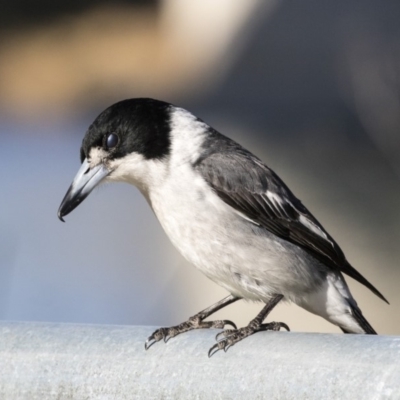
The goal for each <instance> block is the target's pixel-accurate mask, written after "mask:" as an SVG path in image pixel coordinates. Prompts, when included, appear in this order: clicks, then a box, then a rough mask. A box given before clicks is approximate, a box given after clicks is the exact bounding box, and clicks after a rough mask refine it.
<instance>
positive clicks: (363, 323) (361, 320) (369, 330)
mask: <svg viewBox="0 0 400 400" xmlns="http://www.w3.org/2000/svg"><path fill="white" fill-rule="evenodd" d="M351 314H352V316H353V317H354V319H355V320H356V321H357V323H358V324H359V325H360V327H361V329H362V330H363V331H364V332H365V333H366V334H367V335H377V332H376V331H375V329H374V328H373V327H372V326H371V325H370V324H369V322H368V321H367V320H366V319H365V317H364V316H363V314H362V312H361V310H360V309H359V308H358V307H357V306H351ZM340 329H341V330H342V331H343V332H344V333H353V332H350V331H347V330H346V329H344V328H342V327H340Z"/></svg>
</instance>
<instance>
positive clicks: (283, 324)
mask: <svg viewBox="0 0 400 400" xmlns="http://www.w3.org/2000/svg"><path fill="white" fill-rule="evenodd" d="M280 327H281V328H285V329H286V330H287V331H288V332H290V328H289V327H288V326H287V325H286V324H285V323H284V322H281V326H280Z"/></svg>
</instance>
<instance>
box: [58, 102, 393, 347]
mask: <svg viewBox="0 0 400 400" xmlns="http://www.w3.org/2000/svg"><path fill="white" fill-rule="evenodd" d="M81 162H82V166H81V168H80V169H79V171H78V173H77V175H76V177H75V179H74V181H73V182H72V185H71V187H70V188H69V190H68V192H67V194H66V195H65V197H64V199H63V201H62V203H61V205H60V208H59V210H58V216H59V218H60V219H61V220H63V217H64V216H65V215H67V214H68V213H70V212H71V211H72V210H73V209H74V208H75V207H77V206H78V205H79V204H80V203H81V202H82V201H83V200H84V199H85V198H86V197H87V196H88V195H89V193H90V192H91V191H92V190H93V188H94V187H96V186H97V185H98V184H99V183H100V182H105V181H108V182H114V181H118V182H121V181H122V182H127V183H131V184H133V185H135V186H136V187H137V188H138V189H139V190H140V191H141V192H142V194H143V195H144V196H145V198H146V200H147V201H148V203H149V205H150V207H151V208H152V209H153V211H154V213H155V214H156V216H157V217H158V219H159V221H160V223H161V225H162V227H163V228H164V230H165V232H166V233H167V235H168V236H169V238H170V239H171V241H172V243H173V244H174V245H175V246H176V248H177V249H178V250H179V251H180V252H181V253H182V254H183V256H184V257H185V258H186V259H187V260H188V261H190V262H191V263H192V264H194V265H195V266H196V267H197V268H199V269H200V270H201V271H202V272H203V273H204V274H205V275H206V276H208V277H209V278H210V279H212V280H213V281H214V282H216V283H218V284H219V285H221V286H222V287H224V288H225V289H226V290H227V291H228V292H229V293H230V295H229V296H227V297H226V298H224V299H223V300H221V301H219V302H218V303H216V304H214V305H212V306H211V307H209V308H207V309H205V310H203V311H201V312H200V313H198V314H196V315H194V316H193V317H191V318H189V320H188V321H186V322H184V323H182V324H180V325H177V326H175V327H171V328H160V329H157V330H156V331H155V332H154V333H153V334H152V335H151V336H150V337H149V338H148V340H147V342H146V349H147V348H149V347H150V346H151V345H152V344H154V343H155V342H157V341H159V340H161V339H164V340H167V339H168V338H170V337H173V336H176V335H177V334H179V333H182V332H186V331H189V330H191V329H197V328H211V327H215V328H224V326H225V325H229V324H230V325H232V326H233V328H234V329H228V330H224V331H222V332H221V333H220V334H219V335H217V336H223V338H222V339H221V340H219V341H218V342H217V343H216V344H215V345H214V346H213V347H212V348H211V349H210V352H209V355H212V354H213V353H214V352H216V351H218V350H220V349H225V350H226V349H227V348H228V347H230V346H232V345H233V344H235V343H236V342H238V341H240V340H241V339H243V338H245V337H247V336H249V335H251V334H253V333H255V332H258V331H261V330H279V329H280V328H281V327H284V328H285V329H287V330H288V329H289V328H288V327H287V325H286V324H284V323H282V322H271V323H265V324H263V320H264V319H265V318H266V317H267V315H268V314H269V312H270V311H271V310H272V309H273V307H274V306H275V305H276V304H278V303H279V301H280V300H282V299H285V300H287V301H292V302H294V303H296V304H297V305H299V306H300V307H303V308H305V309H306V310H308V311H310V312H312V313H314V314H317V315H320V316H321V317H323V318H325V319H327V320H328V321H330V322H332V323H333V324H335V325H337V326H339V327H340V328H341V329H342V331H343V332H345V333H368V334H375V333H376V332H375V331H374V329H373V328H372V327H371V325H370V324H369V323H368V321H367V320H366V319H365V318H364V317H363V315H362V313H361V310H360V308H359V307H358V306H357V303H356V301H355V300H354V298H353V296H352V295H351V293H350V290H349V288H348V286H347V284H346V282H345V280H344V277H343V275H342V274H343V273H344V274H347V275H349V276H351V277H352V278H354V279H355V280H357V281H358V282H360V283H362V284H363V285H365V286H366V287H368V288H369V289H370V290H371V291H372V292H373V293H375V294H376V295H377V296H379V297H380V298H381V299H382V300H384V301H386V302H387V300H386V299H385V298H384V297H383V295H382V294H381V293H380V292H379V291H378V290H377V289H375V287H374V286H372V285H371V284H370V283H369V282H368V281H367V280H366V279H365V278H364V277H363V276H362V275H361V274H360V273H359V272H357V271H356V270H355V269H354V268H353V267H352V266H351V265H350V264H349V262H348V261H347V260H346V258H345V256H344V254H343V252H342V250H341V249H340V247H339V246H338V245H337V243H336V242H335V241H334V240H333V239H332V237H331V236H330V235H329V234H328V233H327V232H326V231H325V229H324V228H323V227H322V226H321V224H320V223H319V222H318V221H317V220H316V219H315V218H314V217H313V216H312V214H311V213H310V212H309V211H308V210H307V209H306V208H305V207H304V206H303V204H302V203H301V202H300V201H299V200H298V199H297V198H296V197H295V196H294V195H293V193H292V192H291V191H290V189H289V188H288V187H287V186H286V185H285V184H284V183H283V181H282V180H281V179H280V178H279V177H278V176H277V175H276V174H275V173H274V172H273V171H272V170H271V169H270V168H268V167H267V166H266V165H265V164H264V163H263V162H262V161H260V160H259V159H258V158H257V157H255V156H254V155H253V154H251V153H250V152H249V151H247V150H246V149H244V148H243V147H241V146H240V145H239V144H237V143H236V142H234V141H233V140H231V139H229V138H227V137H225V136H223V135H221V134H220V133H218V132H217V131H216V130H215V129H213V128H211V127H210V126H209V125H207V124H206V123H204V122H203V121H202V120H200V119H199V118H196V117H195V116H193V115H192V114H191V113H189V112H188V111H186V110H184V109H182V108H178V107H175V106H173V105H171V104H168V103H164V102H162V101H157V100H152V99H130V100H125V101H121V102H119V103H116V104H114V105H112V106H111V107H109V108H107V109H106V110H105V111H103V112H102V113H101V114H100V115H99V116H98V117H97V118H96V120H95V121H94V122H93V124H92V125H91V126H90V127H89V130H88V131H87V133H86V135H85V137H84V139H83V143H82V147H81ZM239 299H248V300H255V301H261V302H263V303H265V307H264V308H263V309H262V311H261V312H260V313H259V315H257V317H256V318H255V319H253V320H252V321H251V322H250V323H249V325H248V326H246V327H244V328H240V329H237V328H236V326H235V325H234V324H233V323H232V322H231V321H226V320H222V321H204V319H205V318H207V317H208V316H210V315H211V314H213V313H214V312H216V311H217V310H219V309H221V308H223V307H225V306H226V305H228V304H231V303H233V302H235V301H237V300H239Z"/></svg>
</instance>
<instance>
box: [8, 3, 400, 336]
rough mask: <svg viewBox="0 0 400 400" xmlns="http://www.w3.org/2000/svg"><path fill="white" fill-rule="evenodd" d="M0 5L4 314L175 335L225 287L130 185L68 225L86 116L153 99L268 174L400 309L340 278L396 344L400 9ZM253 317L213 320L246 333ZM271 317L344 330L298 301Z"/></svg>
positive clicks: (300, 327) (108, 189) (228, 314)
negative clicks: (161, 329) (180, 246)
mask: <svg viewBox="0 0 400 400" xmlns="http://www.w3.org/2000/svg"><path fill="white" fill-rule="evenodd" d="M0 4H1V10H2V12H1V13H0V137H1V145H0V170H1V181H2V185H1V191H0V204H1V208H0V318H1V319H4V320H35V321H60V322H75V323H81V322H82V323H106V324H137V325H155V326H162V325H167V326H168V325H173V324H177V323H180V322H182V321H183V320H185V319H186V318H187V317H189V316H190V315H193V314H194V313H196V312H198V311H200V310H201V309H203V308H205V307H207V306H209V305H211V304H212V303H214V302H215V301H217V300H219V299H221V298H222V297H224V296H226V295H227V293H226V292H225V291H224V290H223V289H221V288H219V287H218V286H217V285H215V284H214V283H212V282H211V281H209V280H207V279H206V278H205V277H204V276H203V275H201V273H200V272H198V271H197V270H196V269H195V268H194V267H192V266H191V265H189V264H188V263H187V262H186V261H185V260H184V259H183V258H182V257H181V256H180V255H179V254H178V253H177V251H176V250H175V249H174V248H173V247H172V245H171V244H170V243H169V241H168V239H167V237H166V235H165V234H164V232H163V231H162V230H161V227H160V226H159V224H158V222H157V220H156V219H155V217H154V215H153V214H152V212H151V210H150V208H149V207H148V205H147V204H146V202H145V200H144V199H143V198H142V196H141V195H140V193H139V192H138V191H137V190H136V189H135V188H134V187H130V186H128V185H123V184H120V185H113V186H107V185H105V186H102V187H101V188H100V189H99V190H97V191H96V192H95V193H92V194H91V195H90V197H89V198H88V199H87V200H86V201H85V202H84V203H83V204H82V205H81V206H80V207H79V208H78V209H77V210H75V211H74V212H73V213H72V214H71V215H70V216H68V217H67V219H66V221H67V223H66V224H62V223H61V222H60V221H59V220H58V219H57V216H56V212H57V209H58V206H59V204H60V202H61V200H62V198H63V196H64V194H65V192H66V190H67V189H68V187H69V185H70V183H71V181H72V178H73V177H74V175H75V173H76V172H77V170H78V168H79V165H80V164H79V147H80V143H81V140H82V138H83V136H84V134H85V131H86V129H87V127H88V126H89V124H90V123H91V122H92V121H93V120H94V118H95V117H96V116H97V115H98V114H99V113H100V112H101V111H102V110H103V109H104V108H106V107H107V106H109V105H110V104H112V103H113V102H116V101H118V100H121V99H124V98H130V97H155V98H158V99H162V100H165V101H168V102H171V103H174V104H177V105H180V106H182V107H184V108H187V109H189V110H190V111H192V112H193V113H194V114H196V115H197V116H199V117H200V118H202V119H204V120H205V121H206V122H208V123H209V124H210V125H212V126H213V127H214V128H216V129H217V130H219V131H220V132H222V133H224V134H226V135H228V136H230V137H231V138H233V139H235V140H237V141H239V142H240V143H242V144H243V145H244V146H245V147H247V148H248V149H249V150H251V151H252V152H254V153H255V154H256V155H258V156H259V157H260V158H261V159H263V160H264V161H265V162H266V163H267V165H269V166H270V167H272V168H273V169H274V170H275V171H276V172H277V173H278V175H280V177H281V178H282V179H283V180H284V181H285V182H286V183H287V184H288V185H289V186H290V187H291V188H292V190H293V191H294V193H295V194H296V195H297V196H298V197H299V198H300V199H301V200H302V201H303V202H304V204H305V205H306V206H307V207H308V208H309V209H310V210H311V211H312V212H313V214H314V215H315V216H316V217H317V218H318V219H319V221H320V222H321V223H322V224H323V225H324V226H325V228H326V229H327V230H328V231H329V232H330V233H331V234H332V236H333V237H334V238H335V239H336V240H337V242H338V243H339V244H340V246H341V247H342V248H343V250H344V252H345V254H346V255H347V258H348V259H349V260H350V262H351V263H352V264H353V265H354V266H355V267H356V268H357V269H358V270H359V271H360V272H361V273H362V274H363V275H364V276H365V277H366V278H367V279H368V280H370V281H371V282H372V283H373V284H374V285H375V286H376V287H377V288H378V289H379V290H380V291H381V292H382V293H383V294H384V295H385V296H386V297H387V298H388V299H389V301H390V303H391V305H390V306H388V305H386V304H384V303H383V302H382V301H380V300H379V299H378V298H377V297H376V296H374V295H373V294H372V293H371V292H370V291H368V289H366V288H364V287H362V286H361V285H360V284H358V283H356V282H354V281H353V280H352V279H350V278H347V281H348V282H349V284H350V286H351V290H352V292H353V294H354V295H355V297H356V299H357V301H358V303H359V305H360V306H361V308H362V310H363V312H364V314H365V315H366V317H367V318H368V320H369V321H370V322H371V324H372V325H373V326H374V327H375V328H376V329H377V331H378V332H379V333H383V334H400V318H399V309H400V290H399V282H400V267H399V259H400V244H399V243H398V240H399V239H400V212H399V204H400V158H399V151H400V96H399V94H400V24H399V20H400V3H398V2H393V1H390V0H365V1H363V2H358V1H356V0H351V1H349V0H330V1H321V0H304V1H302V2H296V1H279V0H235V1H232V0H202V1H190V2H189V1H186V0H152V1H144V0H143V1H134V0H125V1H123V0H119V1H112V2H111V1H105V0H104V1H101V0H80V1H78V0H69V1H64V2H61V3H60V2H51V1H49V0H36V1H35V2H34V3H32V2H29V1H24V0H21V1H18V2H10V1H7V0H0ZM260 309H261V304H251V303H245V302H240V303H237V304H234V305H232V306H230V307H228V308H226V309H225V310H222V311H220V312H219V315H217V317H225V318H229V319H233V320H234V321H235V322H237V323H238V325H245V324H247V322H248V321H249V320H250V319H252V318H253V317H254V316H255V315H256V313H257V312H258V311H259V310H260ZM271 319H273V320H279V321H284V322H286V323H288V325H289V326H290V327H291V328H292V330H295V331H317V332H319V331H321V332H339V329H338V328H336V327H335V326H333V325H331V324H329V323H327V322H325V321H324V320H322V319H321V318H319V317H316V316H313V315H311V314H309V313H307V312H305V311H303V310H301V309H300V308H298V307H296V306H295V305H287V304H282V305H279V306H278V307H277V308H276V310H274V312H273V314H272V316H271ZM144 339H145V338H144Z"/></svg>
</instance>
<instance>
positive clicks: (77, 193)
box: [58, 158, 111, 222]
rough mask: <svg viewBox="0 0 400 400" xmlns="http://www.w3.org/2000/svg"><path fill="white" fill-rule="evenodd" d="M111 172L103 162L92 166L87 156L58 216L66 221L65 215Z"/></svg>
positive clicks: (62, 203)
mask: <svg viewBox="0 0 400 400" xmlns="http://www.w3.org/2000/svg"><path fill="white" fill-rule="evenodd" d="M110 172H111V171H110V170H109V169H108V168H107V167H106V166H105V165H104V164H103V163H100V164H98V165H96V166H95V167H93V168H90V165H89V163H88V162H87V160H86V158H85V160H84V161H83V163H82V165H81V167H80V168H79V171H78V173H77V174H76V176H75V178H74V180H73V182H72V184H71V186H70V187H69V189H68V191H67V193H66V195H65V196H64V199H63V201H62V202H61V205H60V208H59V209H58V218H60V220H61V221H63V222H64V220H63V217H64V216H65V215H67V214H69V213H70V212H71V211H72V210H74V209H75V208H76V207H78V205H79V204H80V203H82V201H83V200H85V199H86V197H87V196H88V195H89V194H90V192H91V191H92V190H93V189H94V188H95V187H96V186H97V185H98V184H99V183H100V182H101V181H102V180H103V179H104V178H105V177H106V176H107V175H108V174H109V173H110Z"/></svg>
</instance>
